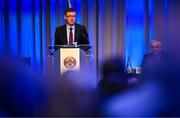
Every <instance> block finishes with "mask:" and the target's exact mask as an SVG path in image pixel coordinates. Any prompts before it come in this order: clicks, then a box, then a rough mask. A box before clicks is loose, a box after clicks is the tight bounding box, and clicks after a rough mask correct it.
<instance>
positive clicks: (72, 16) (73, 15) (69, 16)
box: [66, 15, 76, 18]
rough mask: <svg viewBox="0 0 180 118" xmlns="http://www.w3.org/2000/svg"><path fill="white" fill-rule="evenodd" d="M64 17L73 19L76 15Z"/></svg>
mask: <svg viewBox="0 0 180 118" xmlns="http://www.w3.org/2000/svg"><path fill="white" fill-rule="evenodd" d="M66 17H68V18H75V17H76V15H73V16H66Z"/></svg>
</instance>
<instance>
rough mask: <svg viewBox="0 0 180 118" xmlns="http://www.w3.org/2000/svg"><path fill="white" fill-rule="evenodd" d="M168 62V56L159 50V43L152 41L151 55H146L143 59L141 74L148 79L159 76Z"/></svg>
mask: <svg viewBox="0 0 180 118" xmlns="http://www.w3.org/2000/svg"><path fill="white" fill-rule="evenodd" d="M167 61H168V56H167V54H166V53H164V52H163V51H162V49H161V41H159V40H152V43H151V53H147V54H145V55H144V57H143V61H142V64H141V66H142V72H143V73H144V74H146V75H148V76H149V77H152V76H153V75H157V74H159V71H160V69H161V68H162V67H163V65H165V64H166V63H167Z"/></svg>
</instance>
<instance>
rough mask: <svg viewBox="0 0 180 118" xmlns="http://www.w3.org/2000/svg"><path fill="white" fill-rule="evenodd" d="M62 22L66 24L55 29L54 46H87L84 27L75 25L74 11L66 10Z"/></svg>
mask: <svg viewBox="0 0 180 118" xmlns="http://www.w3.org/2000/svg"><path fill="white" fill-rule="evenodd" d="M64 20H65V21H66V24H65V25H62V26H59V27H57V28H56V32H55V45H72V44H74V45H89V40H88V33H87V31H86V28H85V26H83V25H80V24H77V23H75V21H76V10H75V9H73V8H67V9H66V11H65V14H64ZM86 50H87V49H86Z"/></svg>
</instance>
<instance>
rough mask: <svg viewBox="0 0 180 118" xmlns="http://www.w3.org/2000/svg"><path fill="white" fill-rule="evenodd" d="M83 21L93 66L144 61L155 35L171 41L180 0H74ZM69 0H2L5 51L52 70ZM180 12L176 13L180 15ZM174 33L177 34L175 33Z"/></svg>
mask: <svg viewBox="0 0 180 118" xmlns="http://www.w3.org/2000/svg"><path fill="white" fill-rule="evenodd" d="M71 1H72V7H74V8H76V10H77V22H78V23H81V24H84V25H85V26H86V28H87V30H88V33H89V39H90V43H91V45H92V50H91V53H92V55H93V58H92V60H91V65H93V66H92V67H91V69H92V70H94V71H95V72H96V71H97V70H96V69H97V67H99V65H100V64H101V62H102V61H103V60H104V59H107V58H109V57H112V56H117V55H118V56H121V57H123V59H124V60H125V61H124V64H126V60H127V58H128V57H130V58H131V61H132V66H133V67H139V66H140V65H141V61H142V57H143V54H144V53H146V52H149V51H150V48H149V44H150V42H151V40H152V39H159V40H162V41H163V42H164V45H167V44H168V42H169V40H170V38H169V37H171V35H169V34H168V33H167V32H169V28H168V27H170V28H171V29H177V27H178V26H177V25H176V24H177V23H178V21H174V22H173V24H174V27H173V26H172V25H170V24H171V23H172V22H171V21H172V20H174V19H172V17H173V16H174V18H176V19H177V18H179V15H178V11H179V1H178V0H71ZM66 7H67V1H66V0H1V1H0V24H1V25H0V52H1V53H3V52H4V51H8V52H10V53H11V54H12V55H14V56H20V57H31V59H32V66H33V67H34V69H36V70H37V71H39V72H44V73H46V72H48V71H50V68H51V64H50V62H51V61H50V59H49V56H48V54H49V50H48V45H52V44H53V41H54V33H55V28H56V27H57V26H59V25H62V24H64V19H63V17H64V10H65V9H66ZM174 14H175V15H174ZM171 34H172V33H171Z"/></svg>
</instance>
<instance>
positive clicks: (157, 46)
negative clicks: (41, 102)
mask: <svg viewBox="0 0 180 118" xmlns="http://www.w3.org/2000/svg"><path fill="white" fill-rule="evenodd" d="M151 51H152V53H153V54H155V55H158V54H160V53H161V41H159V40H152V43H151Z"/></svg>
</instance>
